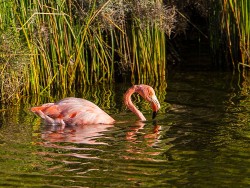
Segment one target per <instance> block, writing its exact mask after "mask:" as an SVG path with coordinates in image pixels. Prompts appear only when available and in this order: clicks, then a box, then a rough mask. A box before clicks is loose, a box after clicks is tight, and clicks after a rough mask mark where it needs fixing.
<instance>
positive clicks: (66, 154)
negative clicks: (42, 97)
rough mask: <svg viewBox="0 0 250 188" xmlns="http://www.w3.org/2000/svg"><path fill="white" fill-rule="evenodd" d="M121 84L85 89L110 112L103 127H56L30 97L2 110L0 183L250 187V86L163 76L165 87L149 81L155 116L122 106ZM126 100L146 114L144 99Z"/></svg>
mask: <svg viewBox="0 0 250 188" xmlns="http://www.w3.org/2000/svg"><path fill="white" fill-rule="evenodd" d="M126 88H127V86H124V85H115V86H114V87H112V89H111V91H110V92H109V91H108V90H106V91H105V90H98V91H95V90H94V89H92V90H91V92H92V94H90V95H88V96H87V99H89V100H91V101H93V102H95V103H97V104H98V105H99V106H101V107H102V108H103V109H104V110H105V111H107V112H108V113H110V114H111V115H112V116H113V117H114V118H115V119H116V120H117V124H115V125H114V126H109V127H103V126H82V127H68V128H66V129H65V130H64V131H63V132H62V131H60V130H59V128H58V127H55V126H48V125H44V124H43V123H42V122H41V121H40V119H39V118H37V117H36V116H35V115H33V114H32V113H30V112H29V110H28V108H29V104H25V105H22V106H19V107H12V108H10V109H7V108H6V109H5V110H2V111H1V116H0V117H1V119H0V120H1V125H0V126H1V127H0V187H250V168H249V167H250V147H249V146H250V110H249V109H250V94H249V91H248V89H247V88H245V87H244V82H243V81H242V80H240V81H239V79H238V76H233V75H232V74H231V73H221V72H199V71H196V72H189V73H185V72H178V73H176V74H174V75H172V76H169V78H168V80H167V87H166V88H165V89H159V88H158V86H156V90H157V92H158V93H157V95H158V98H159V100H160V103H161V106H162V109H161V111H160V112H159V116H158V117H157V121H156V122H152V121H148V122H144V123H142V122H138V121H136V117H135V116H134V115H133V114H132V113H130V112H129V111H128V110H126V108H125V107H124V106H123V105H122V102H121V100H122V93H123V92H124V91H125V90H126ZM157 88H158V89H157ZM83 95H84V94H83ZM85 97H86V96H85ZM133 100H134V101H135V103H136V105H137V106H138V107H139V108H140V109H142V108H143V113H144V114H145V115H146V117H147V118H148V119H149V120H150V117H151V113H150V108H149V105H146V103H144V102H142V101H141V100H140V98H139V97H134V98H133ZM144 107H145V108H144Z"/></svg>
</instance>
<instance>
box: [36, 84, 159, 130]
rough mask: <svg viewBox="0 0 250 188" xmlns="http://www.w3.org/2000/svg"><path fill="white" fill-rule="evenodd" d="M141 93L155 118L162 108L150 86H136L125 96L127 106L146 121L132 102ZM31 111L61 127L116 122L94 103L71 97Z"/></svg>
mask: <svg viewBox="0 0 250 188" xmlns="http://www.w3.org/2000/svg"><path fill="white" fill-rule="evenodd" d="M135 92H136V93H139V94H140V95H141V96H142V97H143V98H144V99H145V100H147V101H149V102H150V103H151V107H152V109H153V118H154V117H155V116H156V113H157V111H158V110H159V108H160V104H159V102H158V99H157V97H156V96H155V92H154V90H153V88H152V87H150V86H148V85H143V84H141V85H134V86H132V87H131V88H129V89H128V90H127V92H126V93H125V95H124V103H125V105H126V106H127V107H128V108H129V109H130V110H131V111H132V112H133V113H134V114H136V115H137V117H138V118H139V119H140V120H142V121H145V120H146V118H145V117H144V116H143V114H142V113H141V112H140V111H139V110H138V109H137V108H136V107H135V106H134V104H133V103H132V101H131V95H132V94H133V93H135ZM31 111H32V112H34V113H35V114H37V115H38V116H40V117H41V118H42V119H43V120H44V121H45V122H46V123H49V124H61V125H87V124H113V123H114V122H115V120H114V119H113V118H112V117H111V116H109V115H108V114H107V113H106V112H104V111H103V110H102V109H101V108H99V107H98V106H97V105H95V104H94V103H92V102H90V101H88V100H85V99H81V98H74V97H69V98H65V99H62V100H60V101H58V102H56V103H46V104H43V105H41V106H37V107H32V108H31Z"/></svg>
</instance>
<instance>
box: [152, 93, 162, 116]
mask: <svg viewBox="0 0 250 188" xmlns="http://www.w3.org/2000/svg"><path fill="white" fill-rule="evenodd" d="M151 107H152V110H153V116H152V119H154V118H155V117H156V115H157V112H158V111H159V109H160V107H161V106H160V103H159V101H158V99H157V97H156V96H153V97H152V98H151Z"/></svg>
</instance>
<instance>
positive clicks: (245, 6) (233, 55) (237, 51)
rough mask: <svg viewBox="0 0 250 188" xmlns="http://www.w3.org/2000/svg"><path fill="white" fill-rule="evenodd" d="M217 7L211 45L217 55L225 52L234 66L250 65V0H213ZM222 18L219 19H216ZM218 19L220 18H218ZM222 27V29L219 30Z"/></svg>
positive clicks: (214, 11)
mask: <svg viewBox="0 0 250 188" xmlns="http://www.w3.org/2000/svg"><path fill="white" fill-rule="evenodd" d="M211 3H212V4H214V5H215V9H214V10H213V11H211V12H212V14H211V16H212V18H214V19H213V21H212V22H211V23H212V24H213V25H212V24H210V25H211V26H214V27H212V28H211V35H210V36H211V40H210V41H211V46H212V49H213V50H214V51H217V52H216V53H215V55H219V53H222V51H221V50H222V49H223V50H224V52H223V53H225V56H226V57H225V59H226V60H228V61H230V62H232V65H233V67H234V68H237V67H238V65H239V64H242V65H246V66H249V65H250V53H249V52H250V22H249V20H250V17H249V13H250V1H248V0H223V1H219V2H218V1H214V0H213V1H211ZM217 18H221V19H220V20H219V22H218V21H216V20H215V19H217ZM217 20H218V19H217ZM218 28H220V30H218Z"/></svg>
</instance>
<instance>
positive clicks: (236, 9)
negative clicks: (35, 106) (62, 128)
mask: <svg viewBox="0 0 250 188" xmlns="http://www.w3.org/2000/svg"><path fill="white" fill-rule="evenodd" d="M190 4H192V5H193V6H195V7H196V8H197V9H198V10H199V11H200V12H201V13H202V14H204V16H205V17H209V18H210V20H209V23H210V27H209V28H210V46H211V49H212V51H213V52H214V53H213V54H214V56H217V55H218V54H221V51H220V50H221V46H223V47H224V49H226V51H227V52H228V54H229V55H230V57H231V60H232V62H233V65H234V66H235V67H236V63H237V62H238V61H239V60H240V61H241V62H242V64H244V65H249V63H250V60H249V40H250V39H249V32H250V31H249V30H250V28H249V23H248V22H249V15H248V14H249V9H250V8H249V7H250V2H249V1H248V0H241V1H237V2H236V0H223V1H219V2H218V1H215V0H210V1H205V0H199V1H192V0H191V1H188V2H182V1H174V0H168V1H164V3H163V1H161V0H146V1H144V0H138V1H131V0H116V1H114V0H100V1H96V0H91V1H90V0H83V1H80V0H57V1H49V0H9V1H5V0H0V23H1V25H0V70H1V71H0V92H1V96H0V100H1V101H2V102H10V101H12V102H13V101H16V100H18V99H19V98H20V97H21V96H22V95H31V94H40V95H43V96H50V95H51V94H52V93H54V94H56V92H58V93H60V94H62V95H63V94H65V93H68V92H71V91H72V90H75V89H76V88H84V86H86V85H90V84H91V85H93V84H98V83H110V82H113V81H115V78H117V77H121V78H122V79H125V78H127V77H129V78H130V79H131V81H132V82H140V83H148V82H162V81H164V80H165V77H166V73H167V70H166V65H167V62H166V59H167V56H168V54H167V53H166V48H167V47H168V45H167V44H169V38H171V37H178V34H179V33H181V32H183V33H185V30H187V29H188V27H187V25H188V23H192V21H191V20H190V19H189V17H188V16H187V14H185V7H186V6H187V5H190ZM209 7H210V8H209ZM212 7H214V9H213V8H212ZM206 10H211V11H210V12H208V11H206ZM221 10H222V14H220V12H221ZM209 15H210V16H209ZM218 17H220V18H221V19H219V22H218ZM217 26H220V27H221V32H219V30H218V27H217ZM196 29H197V30H199V28H198V27H196ZM225 38H226V39H227V40H226V42H223V41H224V39H225ZM237 47H238V48H237ZM170 50H171V49H170Z"/></svg>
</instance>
